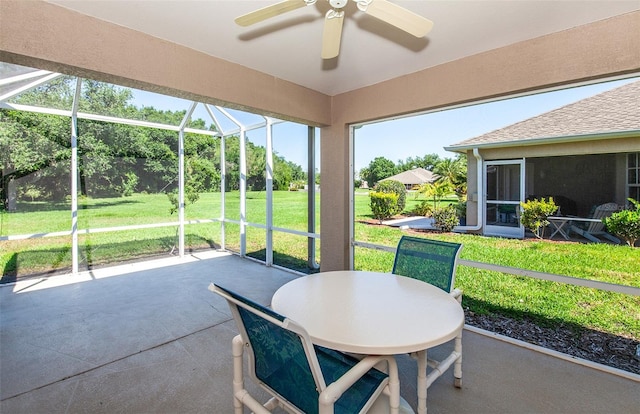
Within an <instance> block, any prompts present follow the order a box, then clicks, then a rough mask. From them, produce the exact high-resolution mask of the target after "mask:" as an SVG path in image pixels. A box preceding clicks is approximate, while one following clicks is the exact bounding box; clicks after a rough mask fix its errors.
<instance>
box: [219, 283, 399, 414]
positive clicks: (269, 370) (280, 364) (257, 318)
mask: <svg viewBox="0 0 640 414" xmlns="http://www.w3.org/2000/svg"><path fill="white" fill-rule="evenodd" d="M209 290H211V291H213V292H215V293H217V294H218V295H220V296H222V297H223V298H225V299H226V300H227V303H228V304H229V308H230V309H231V314H232V315H233V318H234V319H235V321H236V324H237V325H238V330H239V332H240V334H239V335H238V336H236V337H235V338H234V339H233V346H232V348H233V371H234V373H233V400H234V409H235V413H236V414H241V413H242V412H243V406H247V407H248V408H249V409H251V410H252V411H253V412H255V413H270V412H271V411H272V410H274V409H275V408H277V407H280V408H282V409H284V410H286V411H288V412H291V413H309V414H311V413H320V414H327V413H344V414H354V413H365V412H368V411H369V410H370V409H371V410H372V411H374V410H375V411H378V410H382V411H383V412H387V413H388V412H391V413H398V409H399V405H400V383H399V380H398V368H397V365H396V361H395V359H394V357H393V356H368V357H365V358H364V359H362V360H358V359H356V358H353V357H351V356H348V355H346V354H343V353H340V352H337V351H334V350H330V349H327V348H323V347H320V346H317V345H314V344H312V342H311V339H310V338H309V335H308V334H307V332H306V331H305V329H304V328H303V327H302V326H300V325H298V324H297V323H296V322H294V321H292V320H290V319H288V318H286V317H284V316H282V315H280V314H278V313H276V312H274V311H272V310H271V309H269V308H266V307H264V306H262V305H259V304H257V303H255V302H253V301H251V300H249V299H247V298H245V297H243V296H241V295H239V294H237V293H234V292H232V291H230V290H228V289H225V288H223V287H220V286H217V285H214V284H213V283H212V284H211V285H210V286H209ZM245 352H246V354H247V359H248V369H247V372H248V375H249V377H250V378H251V379H252V380H253V381H254V382H255V383H257V384H258V385H259V386H260V387H262V388H263V389H264V390H265V391H266V392H267V393H269V394H270V395H271V396H273V397H272V398H271V399H270V400H269V401H267V402H266V403H265V404H264V405H263V404H261V403H260V402H258V401H257V400H256V399H255V398H254V397H253V396H251V395H250V394H249V392H248V391H247V390H246V389H245V387H244V374H243V372H244V370H243V358H244V353H245ZM379 363H381V365H379V366H378V367H379V368H384V370H383V371H381V370H379V369H377V368H374V366H376V365H377V364H379Z"/></svg>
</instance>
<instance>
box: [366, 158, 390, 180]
mask: <svg viewBox="0 0 640 414" xmlns="http://www.w3.org/2000/svg"><path fill="white" fill-rule="evenodd" d="M366 173H367V175H366V176H365V177H366V178H365V179H366V180H367V184H368V185H369V187H373V186H375V185H376V184H377V183H378V181H380V180H382V179H383V178H388V177H391V176H392V175H394V174H395V173H396V166H395V164H394V163H393V161H391V160H389V159H387V158H385V157H376V158H375V159H374V160H373V161H371V162H370V163H369V167H368V168H367V171H366Z"/></svg>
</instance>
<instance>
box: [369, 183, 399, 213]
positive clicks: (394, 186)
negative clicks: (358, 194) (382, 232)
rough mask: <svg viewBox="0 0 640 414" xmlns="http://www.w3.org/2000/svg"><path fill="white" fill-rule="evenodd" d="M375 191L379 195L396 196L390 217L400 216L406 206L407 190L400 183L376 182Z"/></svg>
mask: <svg viewBox="0 0 640 414" xmlns="http://www.w3.org/2000/svg"><path fill="white" fill-rule="evenodd" d="M375 190H376V191H377V192H380V193H392V194H395V195H397V196H398V201H397V203H396V208H395V210H394V211H393V213H392V214H391V215H392V216H393V215H395V214H400V213H402V212H403V211H404V208H405V206H406V205H407V189H406V188H405V186H404V184H402V183H401V182H400V181H396V180H384V181H380V182H378V184H376V187H375Z"/></svg>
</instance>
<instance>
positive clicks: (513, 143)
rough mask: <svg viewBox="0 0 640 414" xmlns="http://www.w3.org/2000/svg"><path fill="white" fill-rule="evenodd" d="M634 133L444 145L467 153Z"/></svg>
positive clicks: (637, 132)
mask: <svg viewBox="0 0 640 414" xmlns="http://www.w3.org/2000/svg"><path fill="white" fill-rule="evenodd" d="M634 135H640V129H631V130H626V131H615V132H607V133H601V132H599V133H595V134H583V135H569V136H562V137H541V138H531V139H519V140H514V141H505V142H486V143H477V144H467V145H451V146H448V147H444V149H445V150H446V151H453V152H460V153H465V152H466V151H469V150H472V149H474V148H478V149H481V148H505V147H519V146H520V147H521V146H532V145H545V144H563V143H571V142H580V141H594V140H599V139H616V138H627V137H632V136H634Z"/></svg>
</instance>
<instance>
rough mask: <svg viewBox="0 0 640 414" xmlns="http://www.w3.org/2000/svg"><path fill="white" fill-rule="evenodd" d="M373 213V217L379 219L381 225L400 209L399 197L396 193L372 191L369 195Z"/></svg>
mask: <svg viewBox="0 0 640 414" xmlns="http://www.w3.org/2000/svg"><path fill="white" fill-rule="evenodd" d="M369 198H370V199H371V201H370V206H371V212H372V213H373V217H375V218H377V219H378V220H379V221H380V223H382V220H385V219H388V218H390V217H391V216H393V215H394V214H396V211H397V209H398V195H397V194H395V193H383V192H380V191H372V192H371V193H369Z"/></svg>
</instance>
